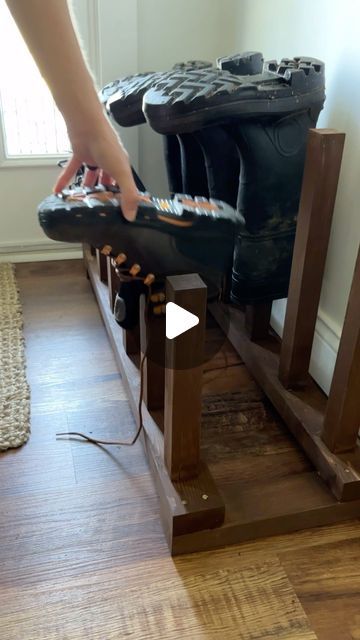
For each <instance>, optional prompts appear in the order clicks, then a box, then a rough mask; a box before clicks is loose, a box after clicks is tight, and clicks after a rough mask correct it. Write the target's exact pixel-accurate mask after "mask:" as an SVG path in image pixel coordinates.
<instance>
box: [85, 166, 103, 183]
mask: <svg viewBox="0 0 360 640" xmlns="http://www.w3.org/2000/svg"><path fill="white" fill-rule="evenodd" d="M98 176H99V169H98V168H96V169H94V168H93V167H92V168H91V169H89V167H87V168H86V169H85V175H84V179H83V181H82V184H83V186H84V187H90V188H92V187H94V186H95V184H96V180H97V179H98Z"/></svg>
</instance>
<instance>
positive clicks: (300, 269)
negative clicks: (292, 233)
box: [279, 129, 345, 388]
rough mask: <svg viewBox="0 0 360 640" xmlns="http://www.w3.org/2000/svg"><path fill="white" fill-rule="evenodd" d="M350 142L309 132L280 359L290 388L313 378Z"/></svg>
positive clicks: (333, 133)
mask: <svg viewBox="0 0 360 640" xmlns="http://www.w3.org/2000/svg"><path fill="white" fill-rule="evenodd" d="M344 140H345V134H344V133H339V132H336V131H334V130H332V129H311V130H310V132H309V138H308V146H307V153H306V161H305V170H304V178H303V186H302V193H301V199H300V207H299V215H298V223H297V233H296V240H295V248H294V256H293V263H292V270H291V278H290V288H289V296H288V303H287V310H286V318H285V327H284V334H283V339H282V347H281V354H280V369H279V378H280V380H281V382H282V383H283V385H284V386H285V387H287V388H289V387H296V386H297V385H299V384H301V383H303V382H304V381H305V380H306V378H307V376H308V370H309V364H310V357H311V350H312V343H313V339H314V331H315V324H316V319H317V314H318V307H319V301H320V293H321V285H322V280H323V275H324V268H325V261H326V254H327V248H328V243H329V237H330V229H331V221H332V216H333V210H334V204H335V198H336V191H337V185H338V180H339V174H340V167H341V158H342V153H343V147H344Z"/></svg>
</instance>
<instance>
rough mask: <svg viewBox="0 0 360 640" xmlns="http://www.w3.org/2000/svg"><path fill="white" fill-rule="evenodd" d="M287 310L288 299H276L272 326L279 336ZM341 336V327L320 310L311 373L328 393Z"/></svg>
mask: <svg viewBox="0 0 360 640" xmlns="http://www.w3.org/2000/svg"><path fill="white" fill-rule="evenodd" d="M285 312H286V300H276V301H275V302H274V304H273V308H272V316H271V326H272V328H273V329H274V331H276V333H277V334H278V335H279V336H282V333H283V328H284V320H285ZM340 337H341V327H339V326H337V325H336V324H335V323H334V322H333V321H332V320H331V318H329V317H328V316H327V315H326V314H325V313H324V312H323V311H321V310H320V311H319V315H318V319H317V323H316V328H315V335H314V343H313V349H312V353H311V361H310V374H311V376H312V377H313V378H314V380H315V381H316V382H317V383H318V385H319V386H320V387H321V389H322V390H323V391H324V392H325V393H326V394H327V395H328V394H329V390H330V386H331V381H332V377H333V373H334V367H335V362H336V356H337V352H338V349H339V342H340Z"/></svg>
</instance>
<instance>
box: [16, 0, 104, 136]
mask: <svg viewBox="0 0 360 640" xmlns="http://www.w3.org/2000/svg"><path fill="white" fill-rule="evenodd" d="M6 2H7V4H8V7H9V9H10V11H11V13H12V15H13V17H14V19H15V21H16V23H17V25H18V27H19V29H20V31H21V33H22V35H23V37H24V39H25V41H26V43H27V45H28V47H29V50H30V52H31V53H32V55H33V57H34V59H35V62H36V63H37V65H38V67H39V69H40V72H41V74H42V76H43V77H44V79H45V81H46V83H47V84H48V86H49V88H50V91H51V93H52V95H53V97H54V99H55V102H56V104H57V106H58V107H59V109H60V111H61V112H62V114H63V116H64V118H65V120H66V123H67V125H68V127H70V128H73V127H74V128H79V127H80V128H81V126H84V128H87V127H89V126H91V124H92V123H94V124H95V123H96V121H97V120H98V119H99V116H101V114H102V108H101V104H100V102H99V99H98V97H97V93H96V89H95V86H94V82H93V79H92V77H91V74H90V72H89V70H88V68H87V66H86V63H85V60H84V57H83V55H82V52H81V49H80V45H79V42H78V39H77V36H76V33H75V31H74V27H73V24H72V21H71V16H70V12H69V8H68V4H67V0H6Z"/></svg>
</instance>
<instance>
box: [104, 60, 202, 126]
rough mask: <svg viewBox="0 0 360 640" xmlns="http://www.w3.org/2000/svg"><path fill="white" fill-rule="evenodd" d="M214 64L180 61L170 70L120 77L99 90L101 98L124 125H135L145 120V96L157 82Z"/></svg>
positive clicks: (113, 115)
mask: <svg viewBox="0 0 360 640" xmlns="http://www.w3.org/2000/svg"><path fill="white" fill-rule="evenodd" d="M212 66H213V65H212V63H211V62H206V61H205V60H189V61H188V62H179V63H177V64H175V65H174V66H173V68H172V69H171V70H169V71H148V72H146V73H136V74H135V75H132V76H126V77H125V78H119V79H118V80H114V82H110V83H109V84H107V85H105V87H104V88H103V89H102V90H101V91H100V92H99V98H100V100H101V102H102V103H103V104H105V105H106V110H107V111H108V113H109V114H110V115H111V116H112V117H113V118H114V120H115V122H117V123H118V124H119V125H121V126H122V127H133V126H135V125H139V124H142V123H144V122H145V117H144V114H143V111H142V101H143V97H144V95H145V93H146V91H148V90H149V89H150V88H151V87H154V86H155V85H156V84H157V82H159V81H160V80H162V79H164V78H166V77H168V76H169V75H171V74H172V73H175V72H178V73H184V72H186V71H190V70H194V69H208V68H211V67H212Z"/></svg>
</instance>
